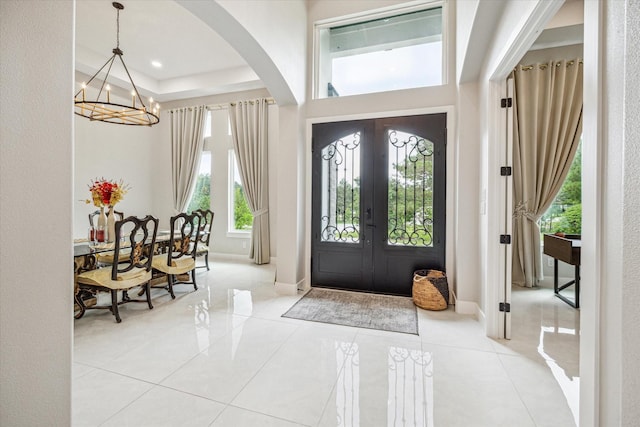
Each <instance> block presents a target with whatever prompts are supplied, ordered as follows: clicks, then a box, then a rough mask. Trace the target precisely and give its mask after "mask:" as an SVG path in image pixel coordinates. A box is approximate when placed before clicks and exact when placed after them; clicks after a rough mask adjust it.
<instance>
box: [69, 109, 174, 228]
mask: <svg viewBox="0 0 640 427" xmlns="http://www.w3.org/2000/svg"><path fill="white" fill-rule="evenodd" d="M159 126H160V125H159V124H158V125H155V126H152V127H147V126H121V125H116V124H112V123H104V122H92V121H90V120H88V119H86V118H84V117H80V116H76V119H75V125H74V129H75V158H74V187H73V188H74V197H73V201H74V202H73V211H74V221H73V236H74V238H80V237H86V235H87V227H88V226H89V219H88V217H87V216H88V214H89V213H91V212H93V211H95V210H96V209H98V208H96V207H95V206H94V205H93V203H91V204H86V203H85V202H84V200H85V199H90V198H91V197H90V192H89V188H88V185H89V183H90V182H91V180H93V179H95V178H105V179H108V180H116V181H118V180H120V179H122V180H123V181H124V182H125V183H126V184H129V186H130V187H131V189H130V190H129V192H128V193H127V194H126V195H125V196H124V199H123V201H122V202H121V203H118V204H117V205H116V207H115V209H116V210H117V211H121V212H123V213H124V214H125V216H129V215H135V216H139V217H143V216H145V215H148V214H150V215H153V216H155V217H158V212H156V211H154V206H153V192H154V186H155V183H154V182H153V171H154V170H155V169H157V168H158V167H160V166H159V165H157V164H155V163H154V162H153V153H154V151H155V150H156V149H157V147H158V145H159V144H160V143H161V138H160V132H161V131H160V127H159ZM164 168H165V170H166V166H164ZM169 168H170V165H169ZM170 191H171V189H170V187H169V192H170Z"/></svg>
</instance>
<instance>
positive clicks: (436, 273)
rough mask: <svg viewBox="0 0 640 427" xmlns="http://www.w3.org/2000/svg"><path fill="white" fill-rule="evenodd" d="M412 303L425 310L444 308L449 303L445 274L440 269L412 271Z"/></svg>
mask: <svg viewBox="0 0 640 427" xmlns="http://www.w3.org/2000/svg"><path fill="white" fill-rule="evenodd" d="M413 303H414V304H415V305H417V306H418V307H420V308H424V309H425V310H445V309H446V308H447V306H448V304H449V285H448V284H447V276H446V275H445V274H444V272H442V271H440V270H417V271H416V272H414V273H413Z"/></svg>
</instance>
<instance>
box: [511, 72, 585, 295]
mask: <svg viewBox="0 0 640 427" xmlns="http://www.w3.org/2000/svg"><path fill="white" fill-rule="evenodd" d="M514 83H515V84H514V86H515V90H514V92H515V93H514V101H515V102H514V105H515V110H514V117H515V122H516V123H515V126H514V141H513V205H514V206H513V270H512V280H513V283H515V284H517V285H520V286H526V287H533V286H536V285H537V284H538V281H539V280H541V279H542V278H543V272H542V255H541V249H540V228H539V227H538V220H539V219H540V217H541V216H542V214H544V212H545V211H546V210H547V209H548V208H549V206H550V205H551V203H552V202H553V199H554V198H555V197H556V195H557V194H558V191H560V187H562V184H563V182H564V180H565V178H566V176H567V173H568V172H569V168H570V166H571V162H572V161H573V157H574V155H575V153H576V149H577V148H578V144H579V142H580V137H581V134H582V61H580V60H570V61H566V60H562V61H557V62H550V63H549V64H536V65H529V66H522V65H520V66H518V67H517V68H516V70H515V71H514Z"/></svg>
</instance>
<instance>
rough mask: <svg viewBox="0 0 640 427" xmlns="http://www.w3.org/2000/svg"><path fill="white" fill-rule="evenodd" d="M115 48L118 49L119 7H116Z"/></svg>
mask: <svg viewBox="0 0 640 427" xmlns="http://www.w3.org/2000/svg"><path fill="white" fill-rule="evenodd" d="M116 49H120V9H118V8H116Z"/></svg>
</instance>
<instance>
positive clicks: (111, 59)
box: [75, 53, 116, 96]
mask: <svg viewBox="0 0 640 427" xmlns="http://www.w3.org/2000/svg"><path fill="white" fill-rule="evenodd" d="M114 56H116V54H115V53H114V54H113V55H112V56H111V58H109V59H107V62H105V63H104V65H103V66H102V67H100V69H99V70H98V71H96V73H95V74H94V75H93V76H91V78H90V79H89V81H88V82H87V83H86V85H87V86H89V84H90V83H91V82H92V81H93V79H95V78H96V76H97V75H98V74H100V71H102V70H103V69H104V67H106V66H107V64H108V63H109V62H111V63H113V57H114ZM109 69H111V67H109ZM107 75H109V73H107ZM105 79H106V78H105ZM80 92H82V89H80V90H79V91H78V92H76V95H75V96H78V95H80Z"/></svg>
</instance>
